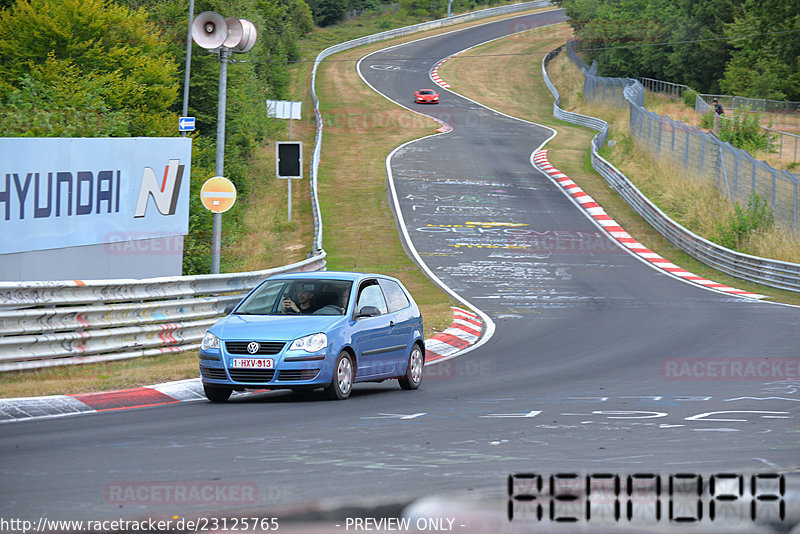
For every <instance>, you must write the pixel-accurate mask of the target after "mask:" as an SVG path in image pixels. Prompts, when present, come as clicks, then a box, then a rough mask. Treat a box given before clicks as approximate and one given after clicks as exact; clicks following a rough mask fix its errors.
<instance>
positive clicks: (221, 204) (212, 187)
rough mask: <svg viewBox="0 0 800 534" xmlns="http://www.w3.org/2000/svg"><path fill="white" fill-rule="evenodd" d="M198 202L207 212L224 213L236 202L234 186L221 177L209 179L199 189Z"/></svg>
mask: <svg viewBox="0 0 800 534" xmlns="http://www.w3.org/2000/svg"><path fill="white" fill-rule="evenodd" d="M200 200H201V201H202V202H203V206H205V207H206V209H208V210H209V211H213V212H214V213H225V212H226V211H228V210H229V209H231V207H233V203H234V202H236V186H235V185H233V182H231V181H230V180H228V179H227V178H223V177H222V176H215V177H213V178H209V179H208V180H206V183H204V184H203V187H202V188H201V189H200Z"/></svg>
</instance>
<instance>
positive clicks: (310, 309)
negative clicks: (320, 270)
mask: <svg viewBox="0 0 800 534" xmlns="http://www.w3.org/2000/svg"><path fill="white" fill-rule="evenodd" d="M352 286H353V283H352V282H349V281H346V280H315V279H309V280H301V279H294V280H271V281H268V282H265V283H264V284H261V285H260V286H259V287H258V288H257V289H256V290H255V291H253V292H252V293H251V294H250V295H248V296H247V298H245V299H244V300H243V301H242V303H241V304H239V306H238V307H237V308H236V310H235V311H234V312H233V313H235V314H238V315H344V313H345V310H346V309H347V301H348V299H349V297H350V288H351V287H352Z"/></svg>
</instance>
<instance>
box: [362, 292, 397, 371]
mask: <svg viewBox="0 0 800 534" xmlns="http://www.w3.org/2000/svg"><path fill="white" fill-rule="evenodd" d="M370 307H371V308H373V311H375V312H377V313H378V315H375V316H372V317H358V314H359V312H360V311H363V310H364V309H365V308H370ZM355 314H356V315H355V321H356V324H355V326H354V330H353V347H354V349H355V351H356V355H357V356H356V358H357V359H358V372H357V374H356V377H357V378H368V377H370V378H377V377H380V376H384V375H391V374H392V373H394V363H395V359H396V353H397V352H398V351H399V350H400V349H401V347H398V339H397V337H396V336H395V335H393V326H394V321H393V316H392V315H391V314H390V313H389V308H388V306H387V304H386V298H385V297H384V295H383V291H382V290H381V287H380V285H379V284H378V281H377V280H376V279H368V280H365V281H363V282H361V284H360V285H359V288H358V294H357V296H356V307H355Z"/></svg>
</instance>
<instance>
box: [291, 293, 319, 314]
mask: <svg viewBox="0 0 800 534" xmlns="http://www.w3.org/2000/svg"><path fill="white" fill-rule="evenodd" d="M317 309H319V307H318V306H316V305H314V292H313V291H312V290H311V289H309V288H307V287H301V288H300V290H299V291H297V293H295V296H294V300H292V299H289V298H286V297H284V298H283V313H302V314H309V313H314V312H315V311H317Z"/></svg>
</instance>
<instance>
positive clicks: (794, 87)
mask: <svg viewBox="0 0 800 534" xmlns="http://www.w3.org/2000/svg"><path fill="white" fill-rule="evenodd" d="M798 30H800V0H747V1H746V2H744V4H743V5H742V6H741V8H740V9H739V10H738V12H737V13H736V17H735V20H734V21H733V22H731V23H729V24H727V25H726V26H725V35H726V36H728V37H729V38H730V39H731V41H730V42H731V45H732V46H733V47H734V49H735V50H734V52H733V53H732V56H731V59H730V61H729V62H728V64H727V65H726V67H725V75H724V77H723V79H722V81H721V86H722V89H723V91H726V92H728V93H731V94H736V95H739V96H748V97H754V98H767V99H772V100H784V99H788V100H795V101H796V100H800V31H798ZM743 35H744V36H747V37H740V36H743Z"/></svg>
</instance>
